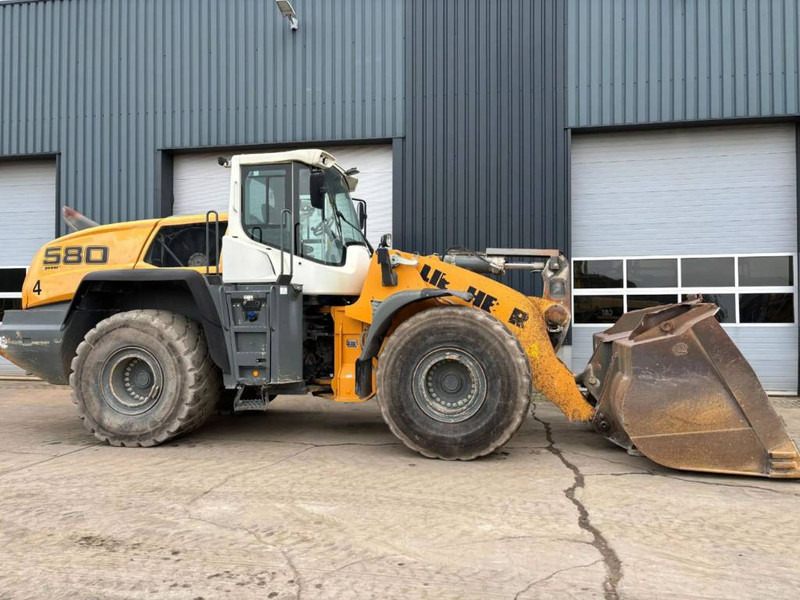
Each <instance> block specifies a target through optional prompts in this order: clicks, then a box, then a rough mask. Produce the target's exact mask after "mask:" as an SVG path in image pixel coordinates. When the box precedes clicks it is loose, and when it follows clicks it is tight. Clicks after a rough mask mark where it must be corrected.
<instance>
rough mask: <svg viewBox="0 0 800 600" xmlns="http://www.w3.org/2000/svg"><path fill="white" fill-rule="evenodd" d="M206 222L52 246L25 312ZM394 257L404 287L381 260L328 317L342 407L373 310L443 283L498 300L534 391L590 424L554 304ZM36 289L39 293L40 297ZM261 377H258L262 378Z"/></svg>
mask: <svg viewBox="0 0 800 600" xmlns="http://www.w3.org/2000/svg"><path fill="white" fill-rule="evenodd" d="M220 220H227V215H225V214H221V215H220ZM204 222H205V216H204V215H193V216H181V217H169V218H166V219H153V220H148V221H133V222H129V223H116V224H113V225H105V226H101V227H95V228H92V229H87V230H83V231H79V232H76V233H72V234H70V235H66V236H64V237H61V238H59V239H57V240H55V241H53V242H50V243H49V244H46V245H45V246H44V247H43V248H41V249H40V250H39V252H38V253H37V254H36V257H35V258H34V260H33V262H32V263H31V266H30V269H29V271H28V276H27V278H26V279H25V284H24V286H23V290H22V294H23V296H22V299H23V300H22V301H23V307H24V308H33V307H35V306H41V305H44V304H50V303H54V302H65V301H69V300H71V299H72V297H73V295H74V294H75V291H76V290H77V288H78V286H79V284H80V282H81V280H82V279H83V277H84V276H85V275H86V274H87V273H89V272H92V271H99V270H106V269H131V268H137V269H151V268H156V267H154V266H153V265H149V264H147V263H145V262H144V261H143V258H144V255H145V253H146V251H147V249H148V248H149V246H150V244H151V242H152V240H153V239H154V237H155V236H156V235H157V232H158V230H159V229H160V228H161V227H165V226H170V225H181V224H188V223H204ZM95 246H96V247H107V248H108V260H107V262H106V263H105V264H86V263H85V262H81V263H79V264H65V263H64V262H63V261H61V262H60V263H59V264H58V265H55V266H49V267H48V266H47V265H45V264H44V260H45V253H46V252H47V251H48V249H52V248H59V249H61V250H62V251H63V249H64V248H67V247H80V248H81V249H82V251H83V252H85V249H86V248H87V247H95ZM392 252H393V253H395V254H398V255H400V256H402V257H404V258H407V259H413V260H416V261H417V262H418V264H417V265H416V266H404V265H401V266H398V267H396V268H395V273H396V274H397V279H398V283H397V286H393V287H384V286H383V285H382V284H381V273H380V265H378V264H377V260H376V257H373V260H372V263H371V264H370V268H369V271H368V274H367V277H366V280H365V281H364V285H363V288H362V291H361V295H360V296H359V298H358V300H357V301H356V302H355V303H353V304H351V305H350V306H347V307H331V308H330V309H327V310H330V312H331V316H332V317H333V320H334V336H335V346H334V348H335V350H334V373H335V374H334V377H333V379H332V381H331V387H332V388H333V391H334V397H335V399H336V400H337V401H339V402H359V401H361V399H359V398H358V397H357V396H356V394H355V361H356V359H357V358H358V356H359V355H360V353H361V340H362V333H363V331H364V330H365V329H366V327H367V326H368V325H369V324H370V323H371V322H372V302H373V301H382V300H384V299H386V298H387V297H388V296H390V295H391V294H394V293H396V292H399V291H402V290H413V289H421V288H431V287H437V286H436V285H435V284H436V283H438V284H439V285H438V286H439V287H441V286H445V287H446V288H447V289H450V290H455V291H468V290H469V288H470V287H474V288H475V289H476V290H480V291H481V292H483V293H484V294H487V295H488V296H491V297H493V298H494V299H495V301H494V303H493V304H492V305H491V306H486V307H485V308H488V312H490V314H492V315H493V316H495V317H496V318H497V319H498V320H499V321H500V322H501V323H503V324H504V325H505V326H506V327H508V329H509V330H510V331H511V332H512V333H513V334H514V335H515V336H516V337H517V338H518V339H519V341H520V343H521V344H522V347H523V348H524V349H525V352H526V354H527V356H528V361H529V363H530V366H531V374H532V377H533V383H534V387H535V388H536V389H537V390H538V391H540V392H542V393H543V394H544V395H545V396H547V397H548V398H549V399H550V400H551V401H552V402H553V403H554V404H556V405H557V406H558V407H559V408H560V409H561V410H562V411H563V412H564V414H565V415H567V417H568V418H570V419H572V420H583V421H586V420H589V419H591V417H592V416H593V412H594V410H593V408H592V407H591V405H589V403H588V402H586V400H585V399H584V397H583V395H582V394H581V393H580V391H579V390H578V388H577V386H576V385H575V381H574V378H573V376H572V374H571V373H570V372H569V370H568V369H567V368H566V367H565V366H564V365H563V363H561V361H560V360H559V359H558V358H557V357H556V355H555V352H554V351H553V347H552V345H551V343H550V340H549V337H548V335H547V331H546V329H545V325H544V319H543V314H544V311H545V310H547V308H548V307H549V306H551V305H553V304H554V302H552V301H550V300H545V299H542V298H529V297H527V296H524V295H523V294H521V293H519V292H517V291H516V290H513V289H511V288H509V287H507V286H505V285H503V284H502V283H500V282H498V281H495V280H493V279H490V278H488V277H483V276H481V275H478V274H476V273H473V272H471V271H467V270H466V269H461V268H459V267H456V266H454V265H450V264H447V263H444V262H442V261H441V260H440V259H439V258H438V257H437V256H416V255H412V254H408V253H404V252H399V251H396V250H392ZM425 268H427V269H428V280H429V281H426V280H425V279H424V278H423V276H422V272H423V269H425ZM195 270H197V271H200V272H204V271H205V267H197V268H195ZM436 271H438V272H439V273H440V274H441V278H442V279H441V280H440V281H438V282H437V281H435V279H436V277H433V276H432V274H434V273H435V272H436ZM34 288H36V289H37V290H38V293H37V292H34V291H33V290H34ZM477 300H478V298H477V297H476V299H475V300H474V301H473V302H472V303H466V302H464V301H462V300H460V299H458V298H455V297H445V298H441V299H436V300H430V301H427V302H425V303H424V305H422V304H423V303H421V304H417V305H414V306H413V307H410V308H409V309H407V310H404V311H401V313H400V315H399V317H398V318H399V319H405V318H408V317H409V316H411V315H412V314H414V313H415V312H417V311H419V310H421V309H422V308H425V307H426V306H431V305H436V304H461V305H464V304H468V305H474V304H475V303H476V302H477ZM476 310H480V309H479V308H476ZM515 310H516V311H521V312H522V313H524V314H526V315H527V316H528V319H527V321H525V322H524V323H522V324H521V325H520V324H515V323H514V322H513V318H512V314H513V313H514V311H515ZM348 342H349V345H348ZM379 356H380V355H379ZM254 375H255V376H257V375H256V373H255V372H254ZM373 387H374V386H373Z"/></svg>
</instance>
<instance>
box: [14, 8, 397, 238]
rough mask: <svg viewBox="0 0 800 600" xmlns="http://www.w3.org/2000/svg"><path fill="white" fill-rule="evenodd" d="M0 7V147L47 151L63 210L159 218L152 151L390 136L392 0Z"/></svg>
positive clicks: (106, 217) (101, 216) (99, 216)
mask: <svg viewBox="0 0 800 600" xmlns="http://www.w3.org/2000/svg"><path fill="white" fill-rule="evenodd" d="M294 6H295V8H296V10H297V12H298V14H299V17H300V29H299V30H298V31H297V32H295V33H292V32H291V31H290V30H289V26H288V22H287V21H286V20H285V19H284V18H282V17H281V16H280V13H279V12H278V10H277V8H276V6H275V3H274V2H273V1H272V0H160V1H156V0H124V1H123V0H117V1H113V0H62V1H59V0H52V1H44V2H32V3H23V4H0V156H3V155H21V154H36V153H61V174H60V183H61V189H60V196H61V201H62V203H66V204H70V205H72V206H75V207H76V208H78V209H79V210H82V211H85V212H86V213H87V214H88V215H89V216H91V217H92V218H93V219H96V220H99V221H101V222H110V221H116V220H121V219H129V218H142V217H149V216H153V215H156V214H158V213H159V211H160V199H159V198H158V195H159V194H158V191H157V190H158V187H159V185H160V183H159V178H160V176H159V167H160V158H159V153H158V151H157V149H160V148H186V147H201V146H238V145H245V144H280V143H292V142H304V141H320V140H326V141H331V140H337V141H338V140H351V139H359V140H361V139H371V138H377V139H385V138H392V137H397V136H402V135H403V130H404V129H403V118H404V110H403V87H404V85H403V79H404V76H405V73H404V70H403V64H404V61H403V52H404V46H403V33H404V25H403V19H404V16H405V11H404V2H403V1H402V0H325V1H324V2H320V1H316V0H294Z"/></svg>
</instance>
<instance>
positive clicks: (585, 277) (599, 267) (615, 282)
mask: <svg viewBox="0 0 800 600" xmlns="http://www.w3.org/2000/svg"><path fill="white" fill-rule="evenodd" d="M574 268H575V287H576V288H579V289H591V288H621V287H622V261H621V260H576V261H575V264H574Z"/></svg>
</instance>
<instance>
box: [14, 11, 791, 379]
mask: <svg viewBox="0 0 800 600" xmlns="http://www.w3.org/2000/svg"><path fill="white" fill-rule="evenodd" d="M278 4H280V3H276V2H274V0H195V1H181V0H160V1H156V0H126V1H122V0H41V1H26V2H21V1H10V2H9V1H6V2H0V210H1V211H2V218H0V240H2V242H0V248H2V253H0V306H2V307H4V308H8V307H12V306H15V305H18V303H19V295H20V294H19V288H20V285H21V281H22V279H23V278H24V273H25V271H24V270H25V267H26V265H27V264H28V262H29V261H30V259H31V258H32V256H33V254H34V252H35V251H36V249H37V248H38V247H39V246H40V245H41V244H42V243H44V242H46V241H48V240H50V239H52V238H53V237H54V236H56V235H60V234H62V233H64V228H63V225H62V224H61V222H60V217H59V210H60V207H61V206H63V205H69V206H72V207H74V208H76V209H77V210H79V211H81V212H83V213H85V214H86V215H87V216H89V217H90V218H92V219H94V220H96V221H99V222H102V223H108V222H113V221H119V220H126V219H139V218H150V217H158V216H166V215H171V214H184V213H197V212H205V211H206V210H209V209H212V208H215V209H222V208H224V207H225V205H226V202H227V175H228V174H227V172H226V171H225V169H222V168H220V167H219V166H218V165H217V157H218V156H219V155H221V154H222V155H230V154H233V153H238V152H248V151H256V150H259V151H262V150H278V149H286V148H296V147H321V148H325V149H329V150H330V151H332V152H333V153H334V154H335V155H336V156H337V158H338V159H339V160H340V162H342V163H343V164H344V165H345V166H347V167H349V166H355V167H358V168H359V169H360V171H361V175H360V180H361V184H360V186H359V190H358V193H357V194H356V195H357V196H359V197H361V198H363V199H365V200H366V201H367V203H368V207H369V235H370V237H372V238H373V239H375V238H377V237H379V236H380V234H382V233H386V232H392V233H393V234H394V239H395V245H396V246H398V247H400V248H403V249H407V250H417V251H420V252H426V253H428V252H442V251H444V250H445V249H446V248H448V247H451V246H456V245H458V246H465V247H469V248H474V249H478V250H481V249H483V248H486V247H528V248H559V249H561V250H563V251H564V252H565V253H566V254H567V255H568V256H569V257H570V258H571V259H572V261H573V275H574V288H575V289H574V294H575V297H574V316H575V326H574V329H573V333H572V340H571V341H572V344H571V345H570V346H569V347H568V348H567V352H566V353H565V360H567V361H569V362H571V364H572V365H573V366H574V368H576V369H580V368H582V365H583V364H584V363H585V361H586V360H587V359H588V357H589V354H590V349H591V335H592V333H594V332H596V331H599V330H601V329H603V328H604V327H607V326H608V324H609V323H611V322H613V321H614V319H615V318H616V317H618V316H619V315H620V314H621V313H622V312H623V311H625V310H631V309H634V308H637V307H643V306H648V305H651V304H652V303H660V302H674V301H675V300H676V299H678V298H680V297H683V296H685V295H687V294H693V293H703V294H704V295H706V296H707V297H711V298H712V299H714V300H715V301H716V302H717V303H718V304H719V305H720V306H721V309H722V310H721V311H720V315H719V318H720V319H721V320H722V321H723V322H724V323H725V327H726V329H727V331H728V333H729V334H730V335H731V337H732V338H733V340H734V341H735V342H736V343H737V344H738V345H739V347H740V348H741V349H742V351H743V353H744V354H745V356H746V357H747V358H748V359H749V360H750V361H751V363H752V364H753V366H754V368H755V370H756V372H757V373H758V375H759V377H760V378H761V380H762V382H763V384H764V386H765V387H766V388H767V389H768V390H770V391H774V392H784V393H797V389H798V340H799V336H798V327H797V279H798V277H797V251H798V223H797V207H798V168H797V165H798V156H800V152H799V151H798V148H799V147H800V129H799V127H800V126H799V125H798V122H800V119H798V116H800V73H799V72H798V67H799V65H800V42H799V41H798V35H797V32H798V29H799V28H800V0H536V1H531V0H325V1H320V0H294V1H293V2H292V4H293V5H294V9H295V11H296V23H293V22H292V21H290V20H289V19H287V18H285V17H284V16H283V15H282V14H281V11H280V10H279V6H278ZM295 24H296V29H293V26H294V25H295ZM535 279H536V278H535V277H532V276H526V277H523V276H521V275H515V278H514V279H512V282H513V283H514V285H515V286H517V287H519V288H520V289H523V290H525V291H527V292H530V293H534V292H535V291H536V288H537V282H536V281H535ZM0 372H4V373H10V372H13V369H12V367H11V366H10V365H7V364H6V365H0Z"/></svg>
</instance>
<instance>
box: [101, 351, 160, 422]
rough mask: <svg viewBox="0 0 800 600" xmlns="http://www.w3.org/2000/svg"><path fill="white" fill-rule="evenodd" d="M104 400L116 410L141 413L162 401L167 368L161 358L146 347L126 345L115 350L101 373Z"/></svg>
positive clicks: (133, 413)
mask: <svg viewBox="0 0 800 600" xmlns="http://www.w3.org/2000/svg"><path fill="white" fill-rule="evenodd" d="M100 381H101V388H102V390H103V400H104V401H105V403H106V404H107V405H108V406H109V407H111V408H112V409H114V410H115V411H117V412H119V413H121V414H124V415H128V416H133V415H140V414H142V413H145V412H147V411H148V410H150V409H151V408H153V406H155V405H156V404H157V403H158V400H159V398H160V397H161V390H162V389H163V384H164V372H163V370H162V368H161V365H160V364H159V362H158V360H157V359H156V358H155V356H153V355H152V354H151V353H150V352H148V351H147V350H145V349H144V348H138V347H133V346H129V347H125V348H121V349H119V350H117V351H116V352H114V353H113V354H112V355H111V356H110V357H109V358H108V359H107V360H106V362H105V363H104V364H103V368H102V370H101V373H100Z"/></svg>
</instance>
